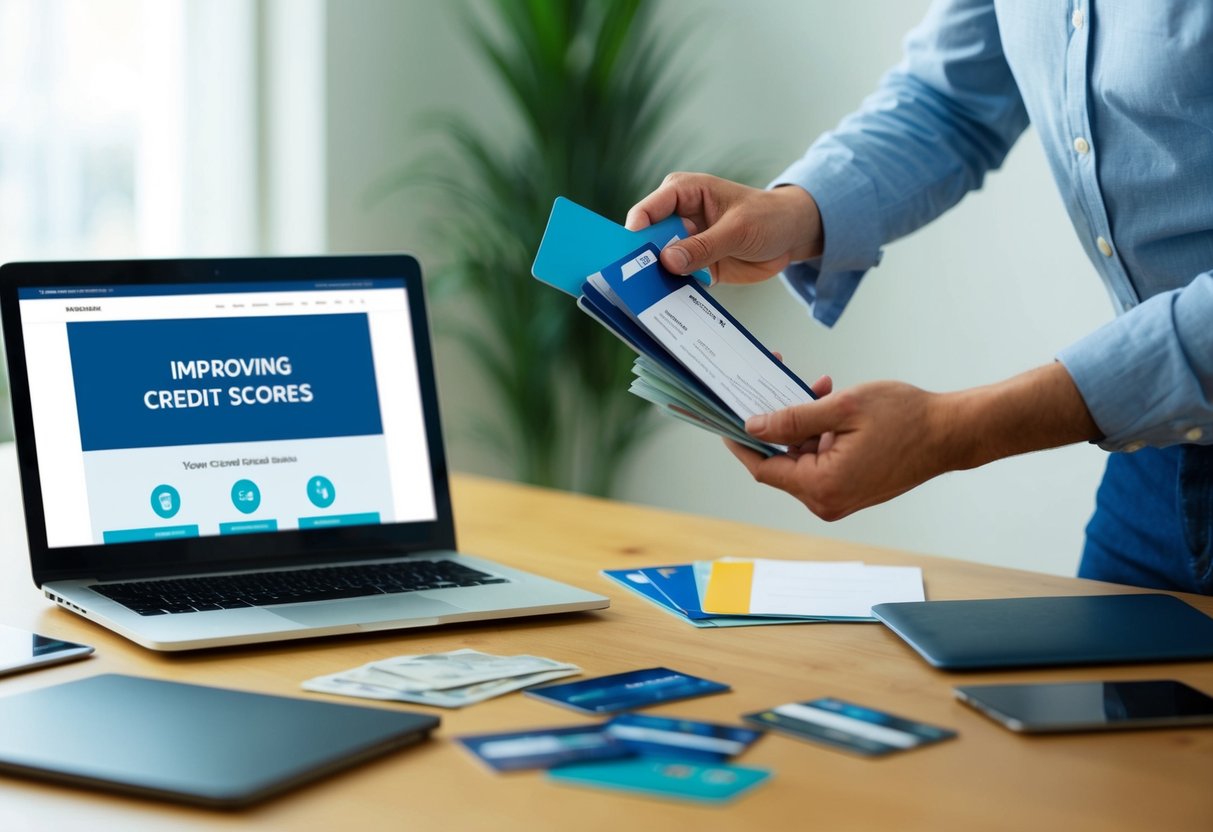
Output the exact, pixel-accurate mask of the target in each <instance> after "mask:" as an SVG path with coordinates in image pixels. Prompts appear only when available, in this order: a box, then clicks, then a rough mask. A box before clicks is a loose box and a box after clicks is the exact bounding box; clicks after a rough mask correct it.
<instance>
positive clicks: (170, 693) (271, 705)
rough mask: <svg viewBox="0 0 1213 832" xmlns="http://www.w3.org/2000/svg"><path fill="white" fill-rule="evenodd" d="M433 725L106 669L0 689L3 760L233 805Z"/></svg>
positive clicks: (36, 770) (87, 782)
mask: <svg viewBox="0 0 1213 832" xmlns="http://www.w3.org/2000/svg"><path fill="white" fill-rule="evenodd" d="M437 725H438V719H437V717H432V716H428V715H421V714H412V713H406V712H403V711H397V710H390V711H389V710H384V709H380V708H363V707H355V706H352V705H338V704H333V703H331V702H316V701H312V700H307V699H293V698H288V697H284V696H267V695H265V694H260V693H245V692H243V691H236V690H225V689H222V688H211V687H202V686H199V685H185V684H180V683H177V682H165V681H161V680H157V679H143V678H139V677H135V676H122V675H118V674H106V675H101V676H93V677H91V678H88V679H81V680H79V681H75V682H67V683H65V684H62V685H54V686H52V687H47V688H41V689H39V690H34V691H29V692H27V693H19V694H16V695H14V696H7V697H4V698H2V699H0V772H3V773H8V774H18V775H24V776H28V777H35V778H39V779H47V780H54V781H58V782H61V783H68V784H72V785H78V786H87V787H92V788H99V789H107V790H114V791H121V792H127V793H131V794H137V795H143V796H146V797H155V798H162V799H167V800H175V801H181V802H186V803H193V804H197V805H201V806H209V807H215V808H238V807H241V806H247V805H249V804H251V803H254V802H256V801H259V800H262V799H264V798H267V797H269V796H271V795H274V794H277V793H279V792H282V791H285V790H287V789H290V788H293V787H295V786H299V785H301V784H303V783H306V782H308V781H310V780H314V779H316V778H318V777H322V776H324V775H327V774H331V773H333V772H335V771H338V770H339V769H343V768H346V767H348V766H352V765H354V764H356V763H359V762H362V761H364V760H368V759H370V758H372V757H375V756H378V755H380V754H384V753H386V752H388V751H391V750H393V749H396V748H400V747H401V746H404V745H409V744H411V743H414V742H417V741H418V740H420V739H422V738H424V737H425V736H426V735H427V734H428V733H429V732H430V731H431V730H433V728H434V727H435V726H437Z"/></svg>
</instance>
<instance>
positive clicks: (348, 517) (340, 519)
mask: <svg viewBox="0 0 1213 832" xmlns="http://www.w3.org/2000/svg"><path fill="white" fill-rule="evenodd" d="M378 523H379V512H377V511H368V512H365V513H363V514H329V515H326V516H324V517H300V518H299V528H301V529H328V528H332V527H334V526H374V525H377V524H378Z"/></svg>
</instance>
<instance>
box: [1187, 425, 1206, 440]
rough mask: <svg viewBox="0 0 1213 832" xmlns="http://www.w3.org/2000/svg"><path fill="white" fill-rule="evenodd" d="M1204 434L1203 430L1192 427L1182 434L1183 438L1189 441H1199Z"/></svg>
mask: <svg viewBox="0 0 1213 832" xmlns="http://www.w3.org/2000/svg"><path fill="white" fill-rule="evenodd" d="M1204 435H1205V432H1204V431H1203V430H1201V429H1200V428H1192V429H1191V430H1190V431H1188V432H1187V433H1185V434H1184V439H1187V440H1188V441H1189V442H1199V441H1200V438H1201V437H1202V436H1204Z"/></svg>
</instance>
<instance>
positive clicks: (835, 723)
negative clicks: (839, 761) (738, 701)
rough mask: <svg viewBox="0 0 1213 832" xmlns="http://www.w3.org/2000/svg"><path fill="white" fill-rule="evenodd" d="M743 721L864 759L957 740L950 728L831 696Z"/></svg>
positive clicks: (779, 707)
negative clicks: (857, 755) (952, 739)
mask: <svg viewBox="0 0 1213 832" xmlns="http://www.w3.org/2000/svg"><path fill="white" fill-rule="evenodd" d="M742 719H744V720H745V721H746V722H748V723H750V724H751V725H754V726H756V727H759V728H763V729H767V730H771V731H777V732H779V733H781V734H786V735H788V736H790V737H796V738H797V739H801V740H807V741H808V742H814V743H818V744H821V745H825V746H829V747H830V748H837V749H841V750H843V751H849V752H851V753H852V754H859V755H860V756H863V757H883V756H885V755H886V754H893V753H896V752H898V751H909V750H910V749H912V748H918V747H919V746H923V745H932V744H934V743H937V742H943V741H944V740H948V739H951V738H953V737H955V736H956V732H955V731H953V730H951V729H950V728H940V727H939V726H937V725H929V724H927V723H925V722H916V721H914V720H912V719H906V718H905V717H900V716H894V715H893V714H890V713H886V712H884V711H878V710H876V709H875V708H865V707H863V706H862V705H856V704H854V703H852V702H844V701H843V700H841V699H833V698H830V697H826V698H823V699H814V700H813V701H811V702H791V703H789V704H787V705H778V706H776V707H774V708H771V709H770V710H768V711H760V712H759V713H755V714H746V715H745V716H744V717H742Z"/></svg>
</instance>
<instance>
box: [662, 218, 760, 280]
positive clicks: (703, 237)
mask: <svg viewBox="0 0 1213 832" xmlns="http://www.w3.org/2000/svg"><path fill="white" fill-rule="evenodd" d="M732 225H733V224H732V223H729V222H727V221H722V222H719V223H717V224H716V225H713V226H711V227H710V228H707V229H705V230H703V231H701V232H699V233H698V234H695V235H692V236H690V237H687V238H686V239H685V240H679V241H678V242H676V243H670V244H669V245H668V246H666V247H665V249H664V250H663V251H662V252H661V264H662V265H663V266H665V267H666V268H667V269H669V270H670V271H672V272H673V273H674V274H690V273H691V272H694V271H698V270H699V269H706V268H707V267H708V266H711V265H713V264H714V263H716V262H717V261H718V260H723V259H724V258H726V257H729V256H731V255H733V254H735V253H736V250H737V247H738V240H739V239H740V237H741V235H740V234H738V233H737V231H736V230H735V229H734V228H733V227H732Z"/></svg>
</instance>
